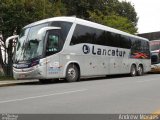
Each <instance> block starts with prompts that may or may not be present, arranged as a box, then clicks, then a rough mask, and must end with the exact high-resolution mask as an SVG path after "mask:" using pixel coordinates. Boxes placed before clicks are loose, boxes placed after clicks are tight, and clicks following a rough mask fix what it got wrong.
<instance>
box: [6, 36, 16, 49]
mask: <svg viewBox="0 0 160 120" xmlns="http://www.w3.org/2000/svg"><path fill="white" fill-rule="evenodd" d="M16 38H19V35H13V36H11V37H8V38H7V39H6V42H5V45H6V48H8V45H9V41H10V40H13V39H16Z"/></svg>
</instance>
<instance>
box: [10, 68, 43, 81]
mask: <svg viewBox="0 0 160 120" xmlns="http://www.w3.org/2000/svg"><path fill="white" fill-rule="evenodd" d="M13 77H14V78H15V79H18V80H23V79H40V78H43V75H42V72H41V71H40V70H39V67H38V66H34V67H31V68H25V69H16V68H14V67H13Z"/></svg>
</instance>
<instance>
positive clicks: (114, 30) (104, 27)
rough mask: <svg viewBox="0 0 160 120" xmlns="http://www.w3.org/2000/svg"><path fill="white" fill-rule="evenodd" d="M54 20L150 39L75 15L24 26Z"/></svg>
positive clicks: (47, 20)
mask: <svg viewBox="0 0 160 120" xmlns="http://www.w3.org/2000/svg"><path fill="white" fill-rule="evenodd" d="M52 21H66V22H72V23H74V22H75V23H78V24H81V25H85V26H89V27H94V28H97V29H101V30H106V31H110V32H114V33H117V34H122V35H126V36H130V37H134V38H138V39H142V40H146V41H149V40H148V39H146V38H142V37H139V36H136V35H132V34H129V33H126V32H123V31H120V30H117V29H114V28H111V27H108V26H105V25H101V24H98V23H94V22H91V21H87V20H83V19H80V18H76V17H75V16H71V17H53V18H48V19H44V20H40V21H37V22H34V23H31V24H29V25H27V26H25V27H24V28H27V27H32V26H35V25H38V24H42V23H47V22H52Z"/></svg>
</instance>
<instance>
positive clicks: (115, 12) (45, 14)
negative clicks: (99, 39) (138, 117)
mask: <svg viewBox="0 0 160 120" xmlns="http://www.w3.org/2000/svg"><path fill="white" fill-rule="evenodd" d="M0 3H1V4H0V31H2V33H3V36H4V38H6V37H8V36H11V35H12V34H13V32H14V30H17V33H18V34H19V32H20V29H21V28H22V27H23V26H25V25H27V24H29V23H31V22H34V21H38V20H40V19H45V18H49V17H54V16H63V15H69V16H71V15H75V16H77V17H80V18H83V19H87V20H91V21H95V22H98V23H103V24H105V25H109V26H111V27H115V28H117V29H120V30H123V31H126V32H129V33H136V32H137V28H136V25H137V21H138V18H137V14H136V12H135V9H134V6H132V5H131V3H129V2H124V1H123V2H119V1H118V0H0ZM122 17H123V18H122ZM109 21H110V22H109ZM111 21H112V22H111ZM119 22H120V25H124V24H125V22H127V23H128V24H127V25H124V26H121V27H120V25H118V23H119ZM122 23H124V24H122ZM114 24H115V25H114ZM126 27H127V28H126ZM129 27H134V28H131V29H135V30H129ZM128 30H129V31H128ZM131 31H132V32H131Z"/></svg>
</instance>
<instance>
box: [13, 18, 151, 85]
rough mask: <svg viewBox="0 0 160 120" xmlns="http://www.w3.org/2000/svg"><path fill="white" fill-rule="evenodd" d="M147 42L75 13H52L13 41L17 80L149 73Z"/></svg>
mask: <svg viewBox="0 0 160 120" xmlns="http://www.w3.org/2000/svg"><path fill="white" fill-rule="evenodd" d="M150 65H151V62H150V48H149V41H148V40H147V39H145V38H141V37H138V36H134V35H131V34H128V33H125V32H122V31H119V30H116V29H113V28H110V27H107V26H104V25H100V24H97V23H94V22H90V21H86V20H82V19H79V18H75V17H55V18H50V19H45V20H41V21H38V22H35V23H32V24H29V25H27V26H25V27H24V28H23V29H22V32H21V34H20V36H19V39H18V41H17V46H16V51H15V55H14V64H13V74H14V77H15V78H16V79H39V80H40V81H41V82H46V81H47V82H48V81H50V80H51V79H57V78H65V79H66V80H67V81H68V82H74V81H78V80H79V79H80V78H82V77H94V76H102V75H113V74H130V75H131V76H136V75H143V73H144V72H148V71H150Z"/></svg>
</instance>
